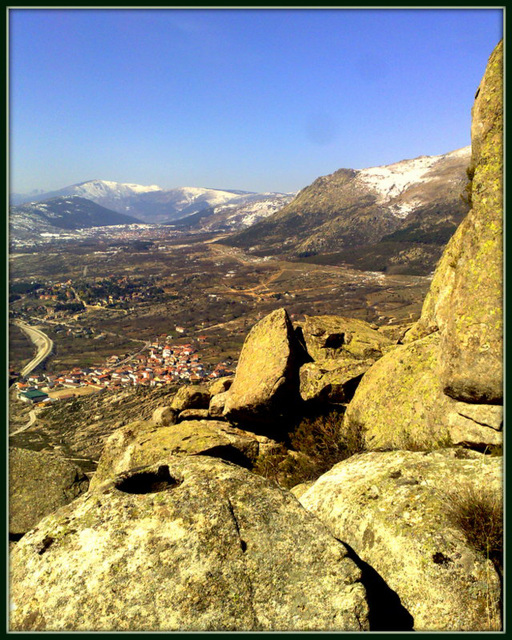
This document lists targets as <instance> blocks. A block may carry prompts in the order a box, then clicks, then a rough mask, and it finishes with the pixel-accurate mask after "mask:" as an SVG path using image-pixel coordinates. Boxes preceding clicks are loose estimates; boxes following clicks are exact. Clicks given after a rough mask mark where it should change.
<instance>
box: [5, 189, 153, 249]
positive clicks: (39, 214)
mask: <svg viewBox="0 0 512 640" xmlns="http://www.w3.org/2000/svg"><path fill="white" fill-rule="evenodd" d="M137 222H140V220H137V219H136V218H133V217H132V216H127V215H125V214H122V213H118V212H117V211H111V210H110V209H106V208H105V207H102V206H100V205H98V204H96V203H95V202H92V201H91V200H87V199H86V198H81V197H80V196H62V197H59V198H51V199H49V200H46V201H45V202H31V203H28V204H24V205H18V206H15V207H11V208H10V210H9V235H10V237H11V240H27V239H35V238H37V237H38V236H40V234H41V233H59V232H62V230H63V229H67V230H69V229H85V228H89V227H102V226H109V225H118V224H134V223H137Z"/></svg>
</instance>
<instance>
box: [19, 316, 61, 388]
mask: <svg viewBox="0 0 512 640" xmlns="http://www.w3.org/2000/svg"><path fill="white" fill-rule="evenodd" d="M15 324H16V325H17V326H18V327H19V328H20V329H21V330H22V331H23V332H24V333H26V334H27V336H28V337H29V338H30V339H31V340H32V342H33V343H34V344H35V345H36V347H37V353H36V355H35V357H34V358H32V360H31V361H30V362H29V363H28V364H27V365H26V366H25V367H24V369H23V370H22V371H21V376H22V377H25V376H28V374H29V373H30V372H31V371H33V370H34V369H35V368H36V367H37V366H39V365H40V364H41V362H43V360H45V359H46V358H47V357H48V356H49V355H50V353H51V352H52V349H53V340H51V339H50V338H49V337H48V336H47V335H46V334H45V333H43V332H42V331H40V330H39V329H36V328H35V327H31V326H30V325H29V324H26V323H25V322H22V321H21V320H16V321H15Z"/></svg>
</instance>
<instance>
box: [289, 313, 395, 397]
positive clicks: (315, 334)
mask: <svg viewBox="0 0 512 640" xmlns="http://www.w3.org/2000/svg"><path fill="white" fill-rule="evenodd" d="M299 330H300V331H301V336H302V338H303V340H304V344H305V346H306V348H307V352H308V354H309V356H311V358H312V359H313V360H314V362H308V363H306V364H304V365H303V366H302V367H301V370H300V394H301V397H302V399H303V400H304V401H310V400H313V401H316V402H328V403H336V404H337V403H347V402H350V400H351V399H352V396H353V395H354V391H355V389H356V388H357V385H358V384H359V381H360V379H361V376H362V375H363V373H365V372H366V371H368V369H369V368H370V367H371V366H372V364H373V363H374V362H375V361H376V360H377V359H378V358H381V357H382V355H383V354H384V353H386V352H387V351H389V350H390V349H391V348H393V343H392V342H391V340H389V338H387V337H386V336H385V335H384V334H382V333H380V332H379V331H376V330H375V329H374V328H373V327H372V326H371V325H370V324H368V323H367V322H364V321H363V320H356V319H353V318H344V317H341V316H306V320H305V322H304V323H303V324H302V325H301V327H300V329H299Z"/></svg>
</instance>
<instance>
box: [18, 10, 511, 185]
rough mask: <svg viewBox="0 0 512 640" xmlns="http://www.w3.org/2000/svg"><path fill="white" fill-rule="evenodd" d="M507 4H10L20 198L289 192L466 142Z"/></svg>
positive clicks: (433, 152)
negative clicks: (113, 186) (137, 187)
mask: <svg viewBox="0 0 512 640" xmlns="http://www.w3.org/2000/svg"><path fill="white" fill-rule="evenodd" d="M501 37H502V11H501V10H499V9H432V10H427V9H410V10H405V9H378V10H376V9H356V10H349V9H284V10H281V9H280V10H277V9H240V10H235V9H229V10H228V9H209V10H199V9H196V10H192V9H190V10H178V9H154V10H137V9H124V10H123V9H113V10H106V9H92V10H82V9H71V10H52V9H47V10H40V9H14V10H11V12H10V34H9V38H10V58H9V61H10V143H11V147H10V149H11V163H10V168H11V173H10V178H11V189H12V190H13V191H14V192H18V193H26V192H29V191H31V190H33V189H43V190H52V189H59V188H61V187H64V186H68V185H71V184H75V183H77V182H83V181H86V180H91V179H95V178H99V179H103V180H114V181H118V182H134V183H138V184H144V185H149V184H158V185H160V186H161V187H162V188H173V187H180V186H195V187H213V188H220V189H243V190H248V191H296V190H298V189H301V188H303V187H305V186H307V185H308V184H310V183H311V182H312V181H313V180H314V179H315V178H317V177H318V176H320V175H326V174H329V173H332V172H333V171H336V170H337V169H339V168H342V167H345V168H354V169H362V168H365V167H372V166H378V165H383V164H390V163H393V162H397V161H399V160H403V159H406V158H414V157H417V156H419V155H437V154H441V153H446V152H448V151H453V150H455V149H458V148H460V147H464V146H466V145H468V144H470V126H471V107H472V104H473V99H474V95H475V92H476V89H477V87H478V85H479V83H480V80H481V78H482V75H483V73H484V71H485V66H486V63H487V60H488V58H489V56H490V54H491V52H492V50H493V49H494V47H495V46H496V44H497V43H498V41H499V40H500V38H501Z"/></svg>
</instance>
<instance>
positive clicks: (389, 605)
mask: <svg viewBox="0 0 512 640" xmlns="http://www.w3.org/2000/svg"><path fill="white" fill-rule="evenodd" d="M340 542H342V543H343V545H344V546H345V548H346V549H347V551H348V557H349V558H350V559H351V560H353V561H354V563H355V564H356V565H357V566H358V567H359V568H360V569H361V572H362V575H361V582H362V583H363V585H364V587H365V589H366V594H367V598H368V607H369V609H370V612H369V621H370V631H414V618H413V617H412V615H411V614H410V613H409V612H408V611H407V609H406V608H405V607H404V606H403V604H402V603H401V601H400V598H399V597H398V594H397V593H396V591H393V589H391V588H390V587H389V586H388V584H387V582H386V581H385V580H384V578H382V576H381V575H380V574H379V573H377V571H375V569H374V568H373V567H371V566H370V565H369V564H368V563H367V562H365V561H364V560H362V559H361V558H360V557H359V556H358V555H357V553H356V552H355V551H354V549H353V548H352V547H351V546H350V545H349V544H347V543H346V542H343V541H342V540H340Z"/></svg>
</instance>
